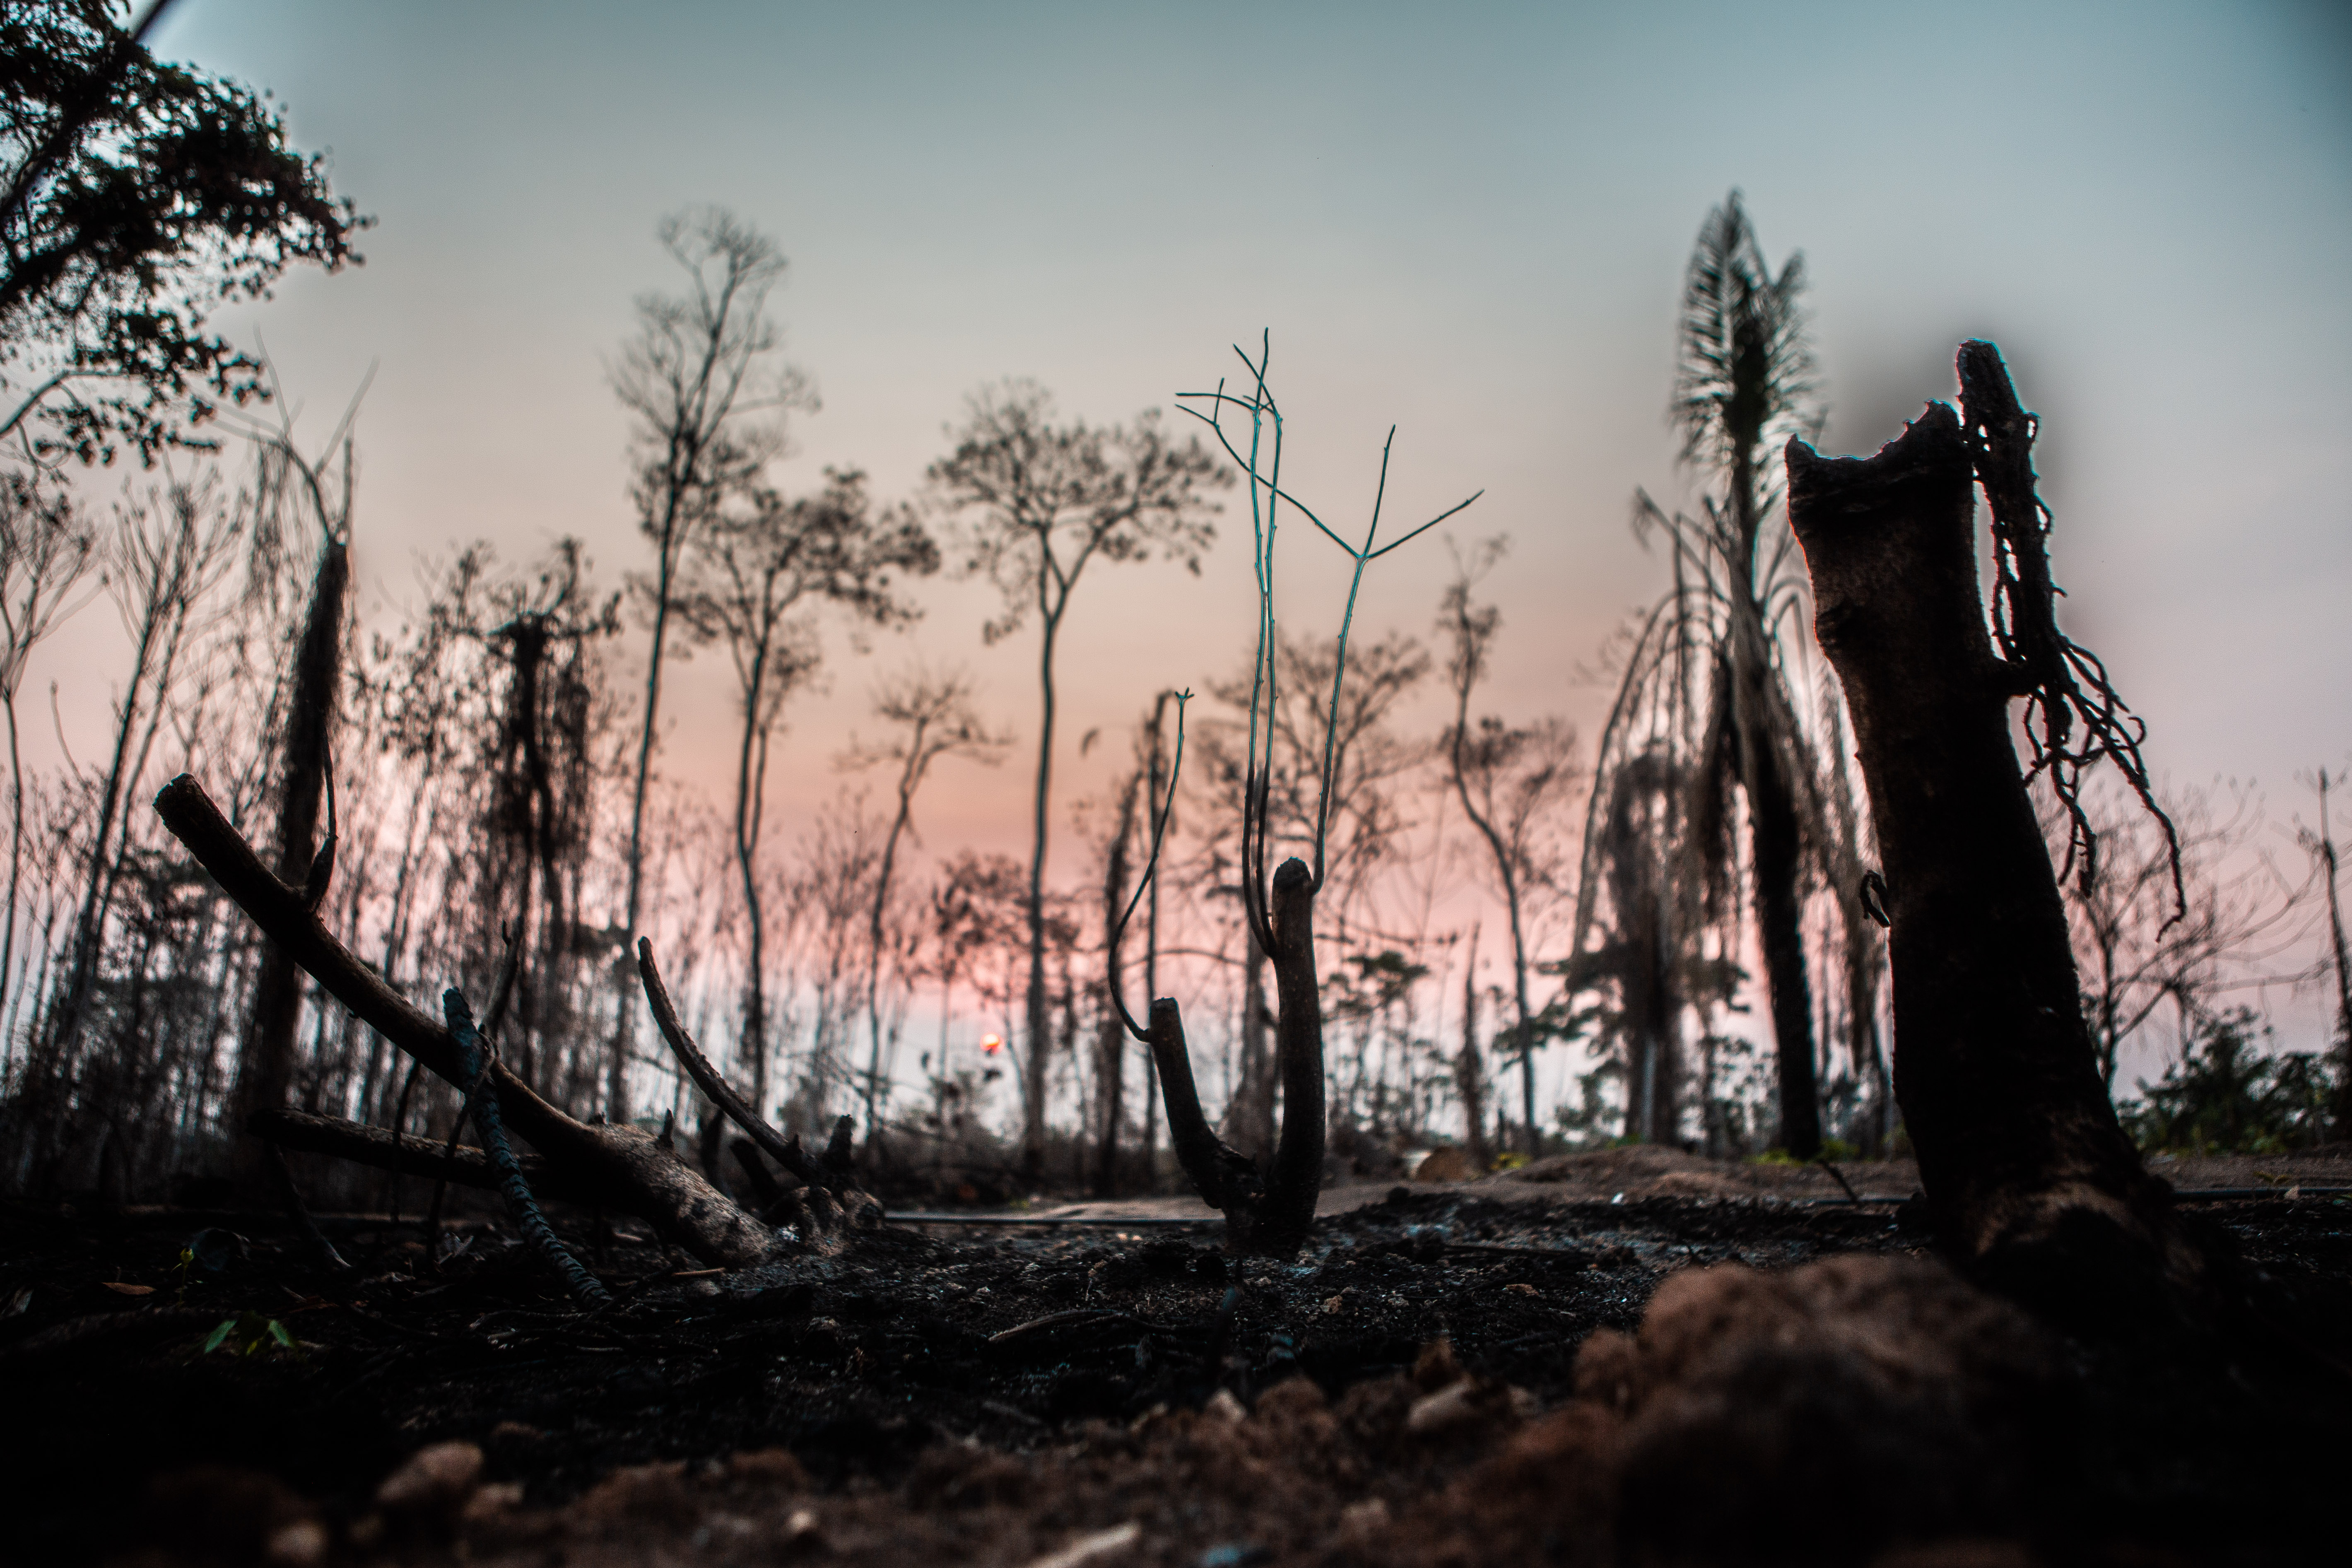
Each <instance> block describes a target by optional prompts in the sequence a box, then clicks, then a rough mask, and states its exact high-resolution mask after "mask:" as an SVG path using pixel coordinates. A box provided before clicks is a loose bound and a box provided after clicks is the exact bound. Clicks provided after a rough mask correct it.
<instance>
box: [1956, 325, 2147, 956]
mask: <svg viewBox="0 0 2352 1568" xmlns="http://www.w3.org/2000/svg"><path fill="white" fill-rule="evenodd" d="M1959 371H1960V405H1961V408H1962V410H1963V412H1964V414H1965V416H1966V422H1967V426H1968V428H1967V439H1968V443H1969V453H1970V455H1971V456H1972V457H1973V458H1974V459H1975V464H1976V474H1977V479H1978V482H1979V483H1980V484H1982V485H1983V486H1984V491H1985V499H1986V500H1987V501H1988V502H1989V503H1990V506H1991V509H1992V541H1993V552H1992V553H1993V567H1994V571H1995V573H1996V574H1997V581H1996V582H1995V584H1994V586H1993V600H1992V620H1993V636H1994V638H1995V639H1996V640H1997V641H1998V643H1999V644H2000V654H2001V658H2003V659H2004V660H2005V661H2006V662H2007V663H2008V665H2009V667H2010V669H2011V673H2012V675H2013V676H2014V677H2015V679H2016V682H2017V685H2016V690H2017V692H2018V694H2019V695H2021V696H2022V697H2023V698H2024V699H2025V702H2026V713H2025V737H2026V742H2027V744H2028V745H2029V746H2030V747H2031V748H2032V767H2031V768H2030V769H2029V771H2028V773H2027V777H2028V778H2029V779H2030V778H2031V777H2032V775H2033V774H2035V773H2048V774H2049V775H2050V784H2051V788H2052V789H2053V790H2054V791H2056V792H2057V795H2058V800H2059V804H2061V805H2063V806H2064V807H2065V808H2066V823H2067V832H2066V864H2065V866H2064V867H2063V868H2061V869H2060V871H2059V873H2058V875H2059V878H2060V879H2061V880H2063V879H2064V878H2065V876H2066V875H2067V873H2068V872H2070V871H2076V870H2077V868H2079V878H2080V883H2079V885H2080V886H2082V887H2084V888H2086V889H2087V888H2088V887H2089V886H2090V884H2091V882H2092V879H2094V878H2095V876H2096V874H2097V870H2098V852H2099V840H2098V835H2097V834H2096V833H2095V832H2094V831H2093V830H2092V827H2091V819H2090V818H2089V816H2086V815H2084V811H2083V802H2082V787H2083V786H2082V777H2083V770H2084V768H2086V767H2089V766H2092V765H2094V764H2095V763H2097V762H2098V761H2099V760H2100V759H2101V758H2103V757H2104V758H2105V759H2106V760H2107V761H2109V762H2111V763H2115V765H2116V771H2117V772H2118V773H2122V774H2123V775H2124V778H2125V781H2126V783H2128V784H2130V785H2131V787H2132V793H2133V794H2135V795H2137V796H2139V802H2140V805H2143V806H2145V807H2147V813H2148V815H2149V816H2153V817H2155V818H2156V820H2157V822H2158V824H2160V825H2161V826H2163V828H2164V841H2165V847H2166V849H2167V852H2168V854H2169V856H2170V858H2171V862H2172V905H2173V913H2172V920H2175V921H2177V920H2179V919H2180V918H2181V916H2183V915H2185V914H2186V913H2188V911H2189V900H2188V895H2187V893H2186V892H2185V891H2184V889H2182V887H2181V881H2180V835H2179V833H2178V832H2177V831H2176V830H2175V829H2174V827H2173V826H2172V819H2171V818H2170V817H2168V816H2166V815H2165V814H2164V808H2163V807H2161V806H2159V805H2157V804H2156V796H2155V795H2154V794H2153V792H2152V791H2151V790H2150V788H2149V786H2148V777H2147V762H2146V761H2145V760H2144V759H2143V758H2142V757H2141V756H2140V749H2139V748H2140V742H2142V741H2143V740H2145V739H2147V721H2146V720H2145V719H2142V718H2141V717H2140V716H2139V715H2138V714H2137V713H2134V712H2133V711H2132V710H2131V707H2130V705H2129V704H2128V703H2126V702H2125V700H2123V698H2122V697H2121V696H2119V695H2118V694H2117V693H2116V689H2115V685H2114V683H2113V682H2112V681H2110V680H2109V679H2107V668H2106V666H2105V665H2104V664H2102V663H2101V662H2100V661H2099V657H2098V655H2096V654H2095V653H2093V652H2091V651H2090V650H2089V649H2088V648H2085V647H2082V646H2081V645H2080V644H2078V643H2076V642H2075V641H2074V639H2073V638H2071V637H2067V635H2066V634H2065V633H2064V632H2063V631H2060V630H2059V629H2058V598H2059V595H2061V594H2063V592H2064V590H2063V589H2062V588H2060V587H2059V586H2058V585H2057V584H2054V583H2053V582H2052V581H2051V580H2050V553H2049V548H2048V541H2049V537H2050V522H2051V516H2050V509H2049V507H2048V506H2046V505H2044V504H2043V502H2042V498H2041V496H2039V495H2038V494H2036V493H2035V491H2034V488H2033V487H2034V475H2033V438H2034V436H2035V434H2036V433H2037V431H2038V429H2039V426H2040V422H2039V421H2038V420H2037V419H2036V418H2035V417H2034V416H2032V415H2031V414H2029V413H2027V412H2026V411H2025V410H2024V409H2022V408H2021V407H2019V406H2018V402H2017V390H2016V388H2015V387H2013V386H2011V384H2010V380H2009V371H2008V368H2007V367H2006V366H2004V365H2003V364H2002V363H2001V360H2000V349H1998V348H1996V347H1995V346H1993V345H1992V344H1991V343H1988V342H1973V341H1972V342H1964V343H1962V344H1961V345H1960V357H1959ZM2078 724H2079V725H2080V726H2081V731H2082V733H2081V736H2080V738H2079V739H2078V738H2077V737H2076V734H2075V729H2076V726H2077V725H2078ZM2165 923H2166V924H2168V925H2169V924H2170V923H2171V921H2166V922H2165Z"/></svg>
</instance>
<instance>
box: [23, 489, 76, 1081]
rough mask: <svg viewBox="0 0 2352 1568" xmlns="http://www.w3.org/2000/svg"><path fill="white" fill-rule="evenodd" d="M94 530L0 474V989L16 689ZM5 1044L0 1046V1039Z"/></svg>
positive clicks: (71, 510) (72, 603)
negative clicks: (3, 804)
mask: <svg viewBox="0 0 2352 1568" xmlns="http://www.w3.org/2000/svg"><path fill="white" fill-rule="evenodd" d="M97 552H98V535H97V532H96V531H95V530H93V529H92V528H91V527H90V526H89V523H88V522H87V521H84V519H83V518H82V516H81V514H80V512H79V510H78V509H77V508H76V507H75V506H74V504H73V500H72V498H71V497H70V496H69V495H68V494H66V493H65V492H63V491H58V492H57V493H55V494H52V495H47V496H44V495H43V494H41V493H40V491H39V490H38V489H37V488H36V486H35V483H34V481H33V479H32V478H31V477H30V476H29V475H26V474H23V473H15V472H12V473H8V474H5V475H0V626H5V632H6V636H7V641H6V643H5V647H0V708H5V710H6V713H7V719H8V779H9V814H8V907H7V913H6V917H5V919H6V927H5V930H0V995H5V994H7V993H8V992H9V991H10V989H11V987H12V984H13V982H12V978H11V977H12V976H14V975H15V973H16V911H17V894H18V889H19V884H20V883H21V881H22V879H23V875H24V865H25V763H24V757H23V754H22V753H21V752H20V751H19V750H18V745H17V731H16V693H17V691H18V690H19V689H21V688H22V687H23V686H24V683H25V669H26V665H27V664H28V663H29V662H30V660H31V658H32V656H33V649H34V648H35V647H37V646H38V645H39V643H40V642H41V640H42V639H43V638H44V637H47V636H48V635H49V633H50V632H51V631H53V630H55V629H56V628H57V626H58V623H59V622H61V621H63V620H64V619H65V618H66V617H67V616H70V615H72V614H73V613H74V611H75V610H76V609H78V608H79V607H80V605H81V604H83V603H85V602H87V601H86V599H77V598H76V597H75V596H74V589H75V586H76V585H77V584H79V582H80V581H81V579H82V577H83V575H84V574H87V573H88V572H89V569H90V567H91V566H93V565H94V564H96V559H97ZM0 1049H5V1047H0Z"/></svg>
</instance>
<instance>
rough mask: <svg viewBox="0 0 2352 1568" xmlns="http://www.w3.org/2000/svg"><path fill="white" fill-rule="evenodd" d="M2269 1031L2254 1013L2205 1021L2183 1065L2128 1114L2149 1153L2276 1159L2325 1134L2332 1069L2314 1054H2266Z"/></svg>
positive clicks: (2239, 1010) (2145, 1090)
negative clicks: (2269, 1156)
mask: <svg viewBox="0 0 2352 1568" xmlns="http://www.w3.org/2000/svg"><path fill="white" fill-rule="evenodd" d="M2269 1034H2270V1030H2269V1029H2268V1028H2267V1027H2265V1026H2263V1023H2262V1020H2261V1019H2260V1018H2259V1017H2258V1016H2256V1015H2255V1013H2254V1010H2253V1009H2252V1008H2251V1007H2233V1008H2231V1010H2230V1011H2228V1012H2226V1013H2221V1014H2217V1015H2215V1016H2210V1017H2207V1018H2203V1019H2200V1020H2199V1022H2198V1024H2197V1026H2196V1030H2195V1032H2194V1033H2193V1034H2192V1035H2191V1036H2190V1037H2189V1043H2188V1045H2187V1047H2185V1048H2184V1049H2183V1050H2182V1051H2181V1053H2180V1059H2179V1061H2177V1062H2174V1063H2172V1064H2171V1065H2169V1066H2168V1067H2167V1068H2165V1069H2164V1076H2163V1078H2161V1079H2158V1081H2157V1082H2155V1083H2153V1084H2151V1083H2149V1082H2148V1081H2147V1079H2141V1080H2140V1085H2139V1088H2140V1093H2141V1095H2142V1096H2144V1097H2145V1098H2144V1099H2143V1100H2142V1101H2141V1103H2139V1104H2138V1105H2136V1106H2126V1108H2125V1110H2124V1115H2125V1119H2126V1126H2127V1127H2128V1128H2129V1129H2130V1131H2131V1132H2132V1135H2133V1137H2134V1139H2135V1140H2136V1141H2137V1142H2138V1143H2139V1146H2140V1147H2141V1148H2143V1149H2178V1150H2181V1151H2183V1152H2193V1153H2199V1154H2206V1153H2242V1154H2275V1153H2278V1152H2282V1151H2284V1150H2286V1149H2290V1148H2297V1147H2301V1146H2303V1145H2305V1144H2311V1143H2316V1142H2319V1141H2320V1140H2321V1139H2322V1138H2324V1137H2326V1129H2327V1119H2328V1101H2329V1100H2330V1098H2331V1095H2330V1085H2329V1083H2328V1079H2327V1069H2326V1066H2325V1065H2324V1064H2323V1063H2322V1062H2321V1060H2320V1058H2318V1057H2317V1056H2316V1055H2315V1054H2313V1053H2312V1052H2309V1051H2290V1052H2287V1053H2285V1054H2284V1055H2272V1054H2268V1053H2265V1052H2264V1051H2263V1049H2262V1048H2261V1047H2260V1046H2259V1045H2258V1044H2257V1043H2256V1042H2257V1039H2258V1037H2268V1036H2269Z"/></svg>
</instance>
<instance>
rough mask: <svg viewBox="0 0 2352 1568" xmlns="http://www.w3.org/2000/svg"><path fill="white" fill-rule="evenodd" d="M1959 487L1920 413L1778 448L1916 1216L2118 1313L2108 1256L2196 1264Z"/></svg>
mask: <svg viewBox="0 0 2352 1568" xmlns="http://www.w3.org/2000/svg"><path fill="white" fill-rule="evenodd" d="M1973 479H1974V470H1973V464H1972V461H1971V457H1970V453H1969V446H1968V443H1967V442H1966V440H1965V439H1964V438H1963V437H1962V435H1961V430H1960V425H1959V421H1958V419H1957V418H1956V417H1955V416H1954V415H1953V413H1952V410H1951V409H1950V408H1949V407H1948V406H1946V405H1941V404H1937V405H1932V406H1931V407H1930V408H1929V409H1928V411H1927V414H1926V415H1925V416H1922V417H1921V418H1920V419H1919V421H1918V422H1917V423H1916V424H1915V425H1913V426H1910V428H1909V429H1908V430H1906V433H1905V434H1904V436H1903V437H1902V438H1901V439H1899V440H1897V441H1895V442H1893V443H1891V444H1890V445H1888V446H1887V447H1885V448H1884V449H1883V450H1881V451H1880V452H1879V453H1878V454H1877V455H1876V456H1875V457H1873V458H1834V459H1832V458H1822V457H1820V456H1818V455H1816V454H1815V453H1814V451H1813V450H1812V448H1811V447H1809V446H1807V445H1806V444H1805V443H1804V442H1803V441H1801V440H1791V441H1790V445H1789V498H1790V523H1791V526H1792V527H1793V528H1794V530H1795V531H1796V535H1797V538H1798V540H1799V542H1801V544H1802V546H1803V547H1804V552H1805V558H1806V563H1807V566H1808V568H1809V569H1810V571H1811V576H1812V586H1813V600H1814V605H1815V618H1814V626H1815V630H1816V632H1817V634H1818V635H1819V637H1820V639H1821V645H1822V649H1823V651H1824V652H1826V653H1827V654H1828V656H1829V658H1830V662H1831V663H1832V665H1833V666H1834V667H1835V668H1836V670H1837V673H1838V677H1839V679H1840V680H1841V681H1842V682H1843V686H1844V689H1845V697H1846V701H1847V704H1848V706H1849V708H1850V710H1851V711H1852V713H1853V728H1854V739H1855V742H1856V744H1857V746H1858V749H1859V752H1860V756H1861V761H1862V770H1863V777H1864V783H1865V784H1866V785H1867V786H1868V789H1869V793H1870V805H1871V814H1872V818H1873V820H1874V822H1875V823H1876V825H1877V828H1878V837H1879V843H1880V846H1881V848H1882V850H1883V852H1884V854H1885V868H1884V871H1885V881H1886V887H1887V907H1888V912H1889V914H1890V915H1891V917H1892V921H1893V927H1892V931H1891V933H1890V939H1889V940H1890V949H1891V958H1892V968H1893V973H1894V1000H1895V1096H1896V1098H1897V1100H1899V1101H1900V1103H1901V1105H1902V1108H1903V1114H1904V1119H1905V1121H1906V1124H1907V1125H1908V1127H1909V1129H1910V1133H1911V1139H1912V1142H1913V1144H1914V1146H1915V1147H1916V1150H1917V1152H1918V1158H1919V1173H1920V1181H1921V1184H1922V1185H1923V1186H1924V1187H1925V1189H1926V1192H1927V1202H1928V1204H1929V1206H1930V1208H1931V1210H1932V1211H1933V1213H1934V1215H1935V1216H1936V1219H1937V1225H1938V1226H1939V1228H1940V1229H1941V1231H1942V1232H1943V1234H1944V1236H1945V1237H1946V1240H1947V1243H1948V1246H1949V1247H1951V1248H1952V1249H1953V1250H1954V1251H1955V1252H1956V1253H1957V1254H1958V1256H1959V1257H1960V1258H1962V1259H1963V1260H1964V1261H1967V1262H1969V1263H1972V1264H1975V1265H1977V1266H1979V1268H1980V1269H1982V1270H1989V1271H1991V1272H1993V1273H1996V1274H2000V1275H2004V1276H2006V1278H2007V1279H2008V1281H2009V1282H2010V1283H2011V1284H2012V1285H2014V1286H2015V1287H2016V1288H2017V1289H2019V1290H2020V1291H2021V1293H2025V1294H2028V1295H2033V1296H2038V1297H2040V1298H2041V1299H2042V1300H2043V1301H2044V1302H2045V1303H2046V1304H2048V1305H2051V1306H2053V1307H2059V1306H2061V1305H2062V1303H2063V1302H2064V1301H2065V1300H2069V1299H2072V1300H2076V1301H2078V1302H2079V1301H2080V1300H2083V1298H2080V1297H2078V1296H2076V1295H2075V1293H2076V1292H2077V1291H2080V1290H2083V1289H2085V1288H2089V1289H2095V1291H2096V1294H2097V1297H2098V1299H2099V1300H2101V1301H2102V1302H2104V1303H2105V1306H2107V1307H2112V1306H2113V1305H2115V1304H2116V1302H2118V1301H2119V1300H2126V1297H2125V1296H2124V1294H2123V1293H2122V1292H2120V1291H2117V1290H2116V1289H2112V1286H2113V1285H2114V1283H2115V1281H2116V1279H2117V1278H2118V1276H2116V1274H2114V1273H2113V1272H2111V1271H2110V1269H2109V1266H2110V1265H2114V1264H2116V1263H2122V1264H2124V1266H2125V1269H2126V1273H2136V1274H2138V1275H2140V1276H2141V1277H2143V1278H2144V1277H2145V1276H2146V1273H2147V1268H2148V1267H2149V1266H2151V1265H2157V1266H2161V1267H2162V1268H2164V1269H2165V1271H2166V1272H2167V1273H2168V1274H2169V1275H2170V1276H2171V1277H2172V1278H2174V1279H2190V1278H2194V1277H2195V1276H2197V1275H2198V1274H2199V1273H2200V1261H2201V1260H2200V1258H2198V1257H2197V1256H2196V1255H2195V1254H2194V1253H2193V1252H2192V1251H2191V1249H2189V1247H2187V1245H2186V1243H2185V1242H2184V1241H2183V1240H2182V1238H2181V1237H2180V1235H2179V1230H2178V1228H2177V1226H2176V1224H2175V1222H2174V1219H2173V1216H2172V1214H2171V1209H2170V1197H2169V1190H2168V1188H2167V1187H2166V1186H2165V1185H2164V1184H2162V1183H2160V1182H2158V1181H2155V1180H2153V1179H2151V1178H2150V1177H2149V1176H2148V1175H2147V1172H2146V1171H2145V1170H2144V1169H2143V1168H2142V1167H2141V1164H2140V1161H2139V1155H2138V1153H2137V1151H2135V1150H2134V1149H2133V1147H2132V1145H2131V1143H2130V1142H2129V1141H2128V1140H2127V1139H2126V1137H2125V1136H2124V1133H2123V1130H2122V1128H2121V1127H2120V1126H2119V1125H2118V1124H2117V1122H2116V1114H2115V1108H2114V1107H2113V1105H2111V1104H2110V1103H2109V1101H2108V1100H2107V1097H2106V1095H2105V1092H2104V1091H2103V1089H2101V1086H2100V1082H2099V1074H2098V1068H2097V1064H2096V1061H2095V1058H2094V1055H2093V1051H2092V1047H2091V1041H2090V1037H2089V1034H2088V1031H2087V1028H2086V1026H2085V1025H2084V1019H2083V1012H2082V1007H2081V1004H2080V996H2079V992H2078V989H2077V985H2076V977H2075V972H2074V954H2073V952H2072V950H2071V948H2070V946H2069V944H2068V939H2067V929H2066V915H2065V910H2064V909H2063V907H2062V905H2061V903H2060V900H2059V896H2058V888H2057V884H2056V881H2055V879H2053V876H2052V873H2051V867H2050V857H2049V851H2048V849H2047V847H2045V845H2044V843H2043V840H2042V832H2041V828H2040V826H2038V824H2037V823H2036V821H2035V818H2034V813H2033V808H2032V805H2031V803H2030V802H2029V801H2028V799H2027V797H2026V792H2025V784H2024V780H2023V778H2022V776H2021V773H2020V772H2019V768H2018V763H2017V754H2016V752H2015V750H2014V749H2013V747H2012V746H2011V740H2010V716H2009V706H2008V703H2009V699H2010V697H2011V695H2013V694H2014V692H2015V689H2016V686H2017V681H2016V679H2014V678H2013V677H2012V675H2011V672H2010V669H2009V668H2008V667H2007V666H2006V665H2004V664H2003V663H2002V662H2001V661H2000V659H1998V658H1996V657H1995V656H1994V654H1993V652H1992V648H1991V646H1990V639H1989V638H1988V637H1987V634H1986V629H1985V611H1984V607H1983V605H1982V604H1981V602H1980V601H1979V596H1978V591H1977V582H1976V552H1975V539H1974V534H1973V531H1972V518H1973V511H1974V504H1975V497H1974V489H1973ZM2094 1271H2095V1277H2096V1279H2098V1280H2099V1281H2100V1283H2099V1284H2096V1285H2095V1284H2094ZM2103 1310H2104V1309H2103Z"/></svg>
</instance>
